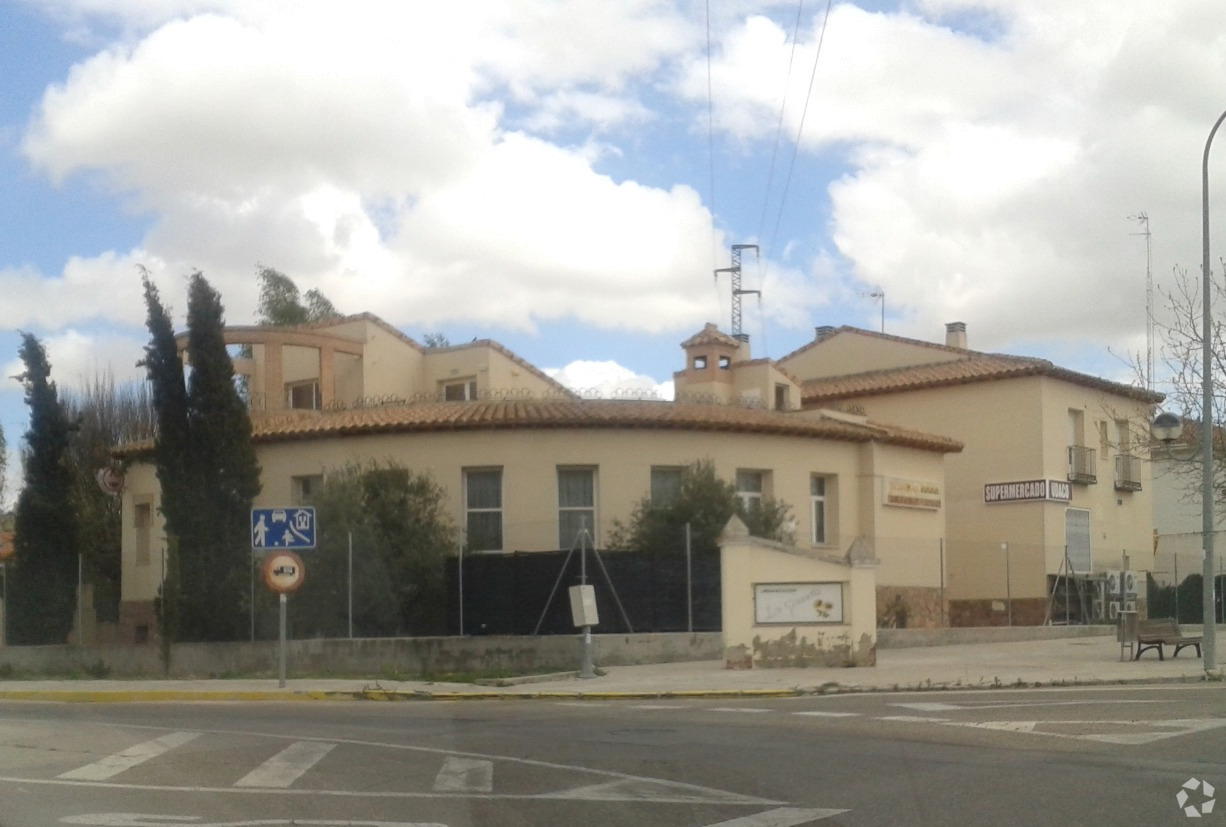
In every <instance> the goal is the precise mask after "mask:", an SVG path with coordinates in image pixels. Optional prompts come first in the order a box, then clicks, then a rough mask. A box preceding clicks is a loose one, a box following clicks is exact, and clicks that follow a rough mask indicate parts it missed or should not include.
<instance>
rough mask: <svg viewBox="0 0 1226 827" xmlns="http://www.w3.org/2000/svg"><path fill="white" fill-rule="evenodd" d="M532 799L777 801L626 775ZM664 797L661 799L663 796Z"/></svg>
mask: <svg viewBox="0 0 1226 827" xmlns="http://www.w3.org/2000/svg"><path fill="white" fill-rule="evenodd" d="M530 797H532V798H554V799H565V800H567V801H647V802H659V801H661V800H666V801H668V802H670V803H673V804H754V803H761V804H776V803H779V802H774V801H763V800H762V799H755V798H753V797H751V796H747V795H740V794H739V793H730V792H725V791H724V790H715V789H711V788H710V787H698V786H695V785H693V784H682V783H679V782H672V781H656V780H646V779H635V778H628V779H625V780H622V781H608V782H605V783H602V784H592V785H589V786H586V787H574V788H572V789H569V790H560V791H558V792H555V793H542V794H541V795H537V796H530ZM662 797H663V798H662Z"/></svg>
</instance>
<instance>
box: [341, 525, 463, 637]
mask: <svg viewBox="0 0 1226 827" xmlns="http://www.w3.org/2000/svg"><path fill="white" fill-rule="evenodd" d="M463 611H464V609H463V608H461V609H460V612H461V615H460V617H461V618H463V616H464V615H463V614H462V613H463ZM461 624H463V621H462V620H461ZM460 634H464V630H463V629H462V628H461V629H460ZM349 639H350V640H353V532H352V531H351V532H349Z"/></svg>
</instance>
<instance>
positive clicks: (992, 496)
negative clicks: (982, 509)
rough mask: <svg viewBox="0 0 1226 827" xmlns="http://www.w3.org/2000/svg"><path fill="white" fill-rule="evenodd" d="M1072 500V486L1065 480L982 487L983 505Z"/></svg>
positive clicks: (1010, 483)
mask: <svg viewBox="0 0 1226 827" xmlns="http://www.w3.org/2000/svg"><path fill="white" fill-rule="evenodd" d="M1072 499H1073V486H1072V484H1071V483H1069V482H1068V481H1067V480H1023V481H1021V482H989V483H988V484H987V485H985V486H984V487H983V501H984V502H985V503H1020V502H1028V501H1030V500H1047V501H1048V502H1055V503H1067V502H1071V501H1072Z"/></svg>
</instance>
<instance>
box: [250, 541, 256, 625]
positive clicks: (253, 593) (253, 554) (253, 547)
mask: <svg viewBox="0 0 1226 827" xmlns="http://www.w3.org/2000/svg"><path fill="white" fill-rule="evenodd" d="M250 579H251V642H252V643H255V546H252V547H251V578H250Z"/></svg>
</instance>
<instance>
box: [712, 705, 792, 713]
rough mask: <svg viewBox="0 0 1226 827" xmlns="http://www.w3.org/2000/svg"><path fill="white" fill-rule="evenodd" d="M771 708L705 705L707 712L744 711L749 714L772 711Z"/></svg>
mask: <svg viewBox="0 0 1226 827" xmlns="http://www.w3.org/2000/svg"><path fill="white" fill-rule="evenodd" d="M774 711H775V710H773V709H762V708H760V707H753V706H711V707H707V712H745V713H749V714H757V713H761V712H774Z"/></svg>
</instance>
